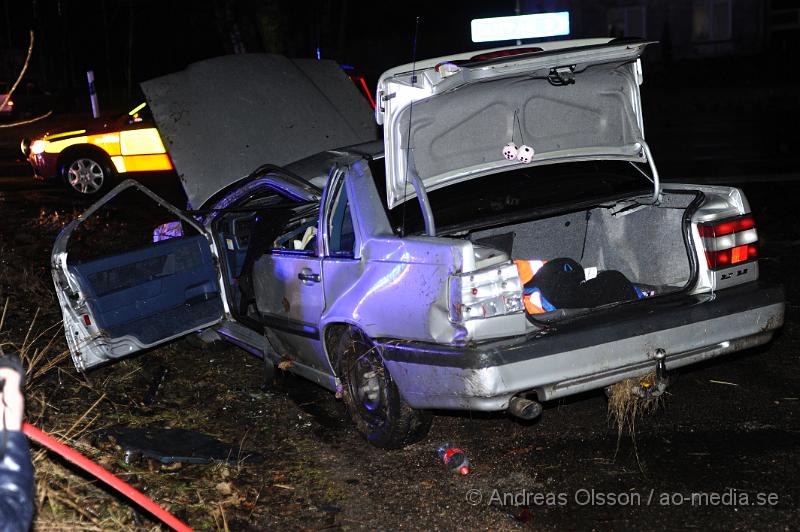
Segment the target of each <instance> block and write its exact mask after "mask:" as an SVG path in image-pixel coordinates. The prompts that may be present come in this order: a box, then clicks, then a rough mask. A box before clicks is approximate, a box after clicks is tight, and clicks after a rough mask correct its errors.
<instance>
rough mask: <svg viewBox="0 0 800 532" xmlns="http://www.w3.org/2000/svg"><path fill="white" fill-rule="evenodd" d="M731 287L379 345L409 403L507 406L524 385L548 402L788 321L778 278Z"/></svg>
mask: <svg viewBox="0 0 800 532" xmlns="http://www.w3.org/2000/svg"><path fill="white" fill-rule="evenodd" d="M724 292H725V293H722V292H717V293H716V296H708V297H706V298H705V299H704V300H703V301H702V303H697V300H698V298H697V297H695V296H684V297H683V304H677V303H676V301H672V303H671V304H668V305H666V306H664V305H660V307H661V310H660V311H655V310H654V308H655V306H648V307H647V310H646V311H644V310H643V309H642V308H641V307H639V308H637V310H636V314H635V315H634V316H633V317H631V316H627V319H622V317H621V316H622V314H621V313H613V315H611V314H607V315H605V316H603V317H602V319H600V317H598V318H597V319H593V320H587V321H588V322H589V323H581V324H577V323H575V324H570V325H569V326H564V327H560V330H558V331H551V332H549V333H548V334H546V335H544V336H541V337H538V338H536V337H534V338H530V337H522V338H521V339H520V338H517V339H509V340H507V341H493V342H488V343H484V344H479V345H477V346H472V347H467V348H457V347H448V346H434V348H431V349H423V350H421V351H418V350H417V348H418V346H417V344H415V343H413V342H406V343H404V344H397V343H392V342H383V343H381V344H380V345H381V347H382V348H383V350H384V360H385V361H386V366H387V368H388V370H389V372H390V373H391V375H392V378H393V379H394V381H395V383H396V384H397V386H398V388H399V390H400V392H401V393H402V394H403V397H404V398H405V400H406V401H407V402H408V403H409V405H411V406H412V407H414V408H446V409H462V410H464V409H471V410H486V411H492V410H505V409H506V408H507V407H508V401H509V400H510V399H511V397H513V396H514V395H516V394H518V393H521V392H531V391H533V392H536V393H537V394H538V398H539V400H540V401H547V400H551V399H555V398H558V397H563V396H567V395H572V394H576V393H580V392H583V391H588V390H593V389H597V388H602V387H604V386H607V385H609V384H613V383H615V382H619V381H621V380H624V379H626V378H630V377H637V376H641V375H643V374H645V373H647V372H648V371H650V370H652V369H654V368H655V365H656V361H655V359H654V358H653V357H654V354H655V352H656V351H657V350H658V349H664V350H665V351H666V352H667V358H666V364H667V367H668V368H670V369H674V368H678V367H681V366H686V365H689V364H694V363H697V362H701V361H703V360H707V359H710V358H714V357H716V356H720V355H724V354H727V353H732V352H735V351H741V350H743V349H748V348H751V347H755V346H758V345H761V344H764V343H766V342H768V341H769V340H770V339H771V338H772V335H773V333H774V331H775V329H777V328H778V327H780V326H781V325H782V324H783V318H784V302H783V291H782V289H781V288H780V287H773V288H768V287H763V286H761V285H759V284H758V283H750V285H749V286H742V287H737V288H736V289H733V288H731V289H727V290H725V291H724ZM654 302H655V300H654ZM483 350H485V351H483ZM470 364H473V365H470Z"/></svg>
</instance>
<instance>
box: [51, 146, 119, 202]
mask: <svg viewBox="0 0 800 532" xmlns="http://www.w3.org/2000/svg"><path fill="white" fill-rule="evenodd" d="M113 174H114V171H113V169H112V168H111V165H110V164H109V163H108V161H107V160H105V158H103V157H101V156H99V155H96V154H93V153H92V154H80V155H76V156H73V157H70V158H69V159H68V160H67V161H66V162H65V163H64V164H63V165H62V166H61V176H62V177H63V178H64V182H65V183H66V185H67V186H68V187H69V189H70V191H71V192H73V193H74V194H77V195H79V196H84V197H88V196H97V195H99V194H102V193H105V192H106V191H107V190H108V189H109V188H110V186H111V181H112V179H113Z"/></svg>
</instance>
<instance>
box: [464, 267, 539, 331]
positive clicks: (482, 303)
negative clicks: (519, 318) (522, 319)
mask: <svg viewBox="0 0 800 532" xmlns="http://www.w3.org/2000/svg"><path fill="white" fill-rule="evenodd" d="M449 300H450V301H449V303H450V321H452V322H454V323H460V324H463V323H465V322H467V321H469V320H475V319H483V318H491V317H494V316H503V315H506V314H515V313H518V312H522V310H523V308H524V307H523V303H522V283H521V282H520V278H519V273H518V271H517V266H516V265H515V264H514V263H513V262H507V263H504V264H499V265H496V266H490V267H488V268H484V269H481V270H475V271H471V272H468V273H461V274H454V275H451V276H450V286H449Z"/></svg>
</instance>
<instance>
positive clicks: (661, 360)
mask: <svg viewBox="0 0 800 532" xmlns="http://www.w3.org/2000/svg"><path fill="white" fill-rule="evenodd" d="M653 358H655V359H656V380H655V382H649V381H646V380H644V381H642V382H640V383H639V386H634V388H633V393H634V395H636V396H638V397H641V398H642V399H654V398H656V397H659V396H660V395H661V394H663V393H664V392H665V391H666V390H667V384H669V379H668V378H667V352H666V351H664V350H663V349H661V348H659V349H656V352H655V354H654V355H653Z"/></svg>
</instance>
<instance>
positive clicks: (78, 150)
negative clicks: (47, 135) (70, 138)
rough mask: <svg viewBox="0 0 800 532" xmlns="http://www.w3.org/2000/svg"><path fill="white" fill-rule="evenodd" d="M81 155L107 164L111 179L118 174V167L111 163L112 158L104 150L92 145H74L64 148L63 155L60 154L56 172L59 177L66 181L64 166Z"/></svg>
mask: <svg viewBox="0 0 800 532" xmlns="http://www.w3.org/2000/svg"><path fill="white" fill-rule="evenodd" d="M81 155H86V156H95V157H99V158H100V159H101V160H102V162H103V163H105V165H106V168H107V169H108V171H109V172H110V173H111V174H110V176H111V177H114V176H116V175H117V174H118V172H117V168H116V166H114V163H113V162H112V161H111V156H110V155H108V152H107V151H105V150H104V149H103V148H100V147H98V146H94V145H92V144H73V145H72V146H68V147H66V148H64V149H63V150H62V151H61V153H59V154H58V159H56V172H57V174H58V177H60V178H61V179H64V165H65V164H67V162H68V161H71V160H72V159H75V158H76V157H80V156H81Z"/></svg>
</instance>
